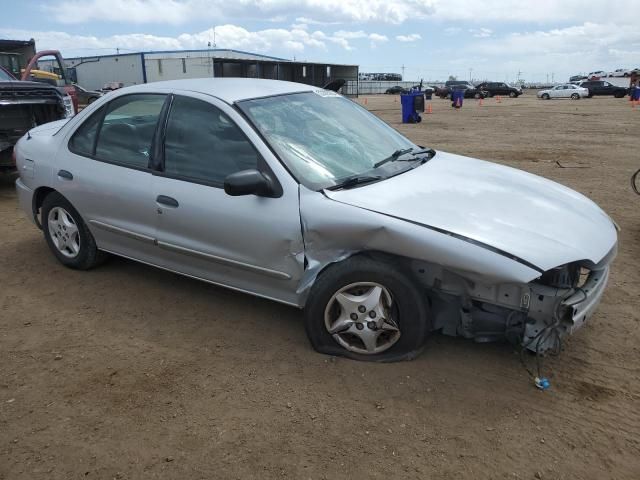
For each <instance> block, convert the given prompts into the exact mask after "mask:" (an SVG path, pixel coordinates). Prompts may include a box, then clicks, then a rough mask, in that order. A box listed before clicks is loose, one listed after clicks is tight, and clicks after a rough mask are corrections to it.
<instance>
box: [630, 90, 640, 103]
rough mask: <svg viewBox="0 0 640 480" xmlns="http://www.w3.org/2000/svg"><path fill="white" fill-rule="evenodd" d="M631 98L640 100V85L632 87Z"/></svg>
mask: <svg viewBox="0 0 640 480" xmlns="http://www.w3.org/2000/svg"><path fill="white" fill-rule="evenodd" d="M630 97H631V100H636V101H640V87H634V88H632V89H631V95H630Z"/></svg>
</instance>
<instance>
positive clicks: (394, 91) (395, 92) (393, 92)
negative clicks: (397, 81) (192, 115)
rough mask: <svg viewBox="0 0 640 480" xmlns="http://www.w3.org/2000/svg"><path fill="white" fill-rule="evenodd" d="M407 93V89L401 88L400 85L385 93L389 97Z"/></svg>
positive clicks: (388, 89)
mask: <svg viewBox="0 0 640 480" xmlns="http://www.w3.org/2000/svg"><path fill="white" fill-rule="evenodd" d="M406 92H407V89H406V88H404V87H401V86H400V85H396V86H395V87H389V88H387V90H386V91H385V92H384V93H386V94H389V95H398V94H399V93H406Z"/></svg>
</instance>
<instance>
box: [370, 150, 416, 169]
mask: <svg viewBox="0 0 640 480" xmlns="http://www.w3.org/2000/svg"><path fill="white" fill-rule="evenodd" d="M412 151H413V148H402V149H400V150H396V151H395V152H393V153H392V154H391V155H389V156H388V157H387V158H383V159H382V160H380V161H379V162H378V163H375V164H374V165H373V168H378V167H381V166H382V165H384V164H385V163H389V162H395V161H396V160H397V159H398V157H400V156H402V155H406V154H407V153H411V152H412Z"/></svg>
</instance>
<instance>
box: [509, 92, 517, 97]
mask: <svg viewBox="0 0 640 480" xmlns="http://www.w3.org/2000/svg"><path fill="white" fill-rule="evenodd" d="M509 96H510V97H511V98H516V97H517V96H518V95H517V94H516V92H509Z"/></svg>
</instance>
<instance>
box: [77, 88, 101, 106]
mask: <svg viewBox="0 0 640 480" xmlns="http://www.w3.org/2000/svg"><path fill="white" fill-rule="evenodd" d="M73 88H74V89H75V91H76V96H77V97H78V103H79V104H80V105H89V104H90V103H92V102H95V101H96V100H97V99H99V98H100V97H101V96H102V92H96V91H93V90H87V89H86V88H83V87H81V86H80V85H78V84H77V83H74V84H73Z"/></svg>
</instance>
